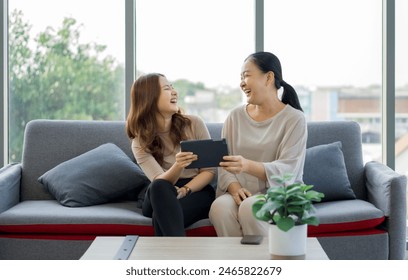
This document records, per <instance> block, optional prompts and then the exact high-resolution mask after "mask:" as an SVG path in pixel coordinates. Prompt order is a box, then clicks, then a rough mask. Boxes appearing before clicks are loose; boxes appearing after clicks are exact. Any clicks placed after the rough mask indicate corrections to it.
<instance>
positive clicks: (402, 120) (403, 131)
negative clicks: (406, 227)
mask: <svg viewBox="0 0 408 280" xmlns="http://www.w3.org/2000/svg"><path fill="white" fill-rule="evenodd" d="M407 14H408V1H405V0H396V1H395V87H396V91H395V98H396V104H395V105H396V106H395V170H396V171H397V172H398V173H400V174H404V175H406V176H408V51H407V50H408V37H407V35H406V34H407V33H408V18H407ZM407 203H408V196H407ZM407 217H408V209H407Z"/></svg>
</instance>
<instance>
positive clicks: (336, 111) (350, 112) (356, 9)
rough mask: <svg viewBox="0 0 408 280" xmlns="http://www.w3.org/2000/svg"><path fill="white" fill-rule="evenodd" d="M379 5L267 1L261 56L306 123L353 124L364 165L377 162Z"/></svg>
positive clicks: (344, 0) (365, 0) (346, 0)
mask: <svg viewBox="0 0 408 280" xmlns="http://www.w3.org/2000/svg"><path fill="white" fill-rule="evenodd" d="M381 8H382V2H381V0H375V1H373V0H359V1H354V0H336V1H334V0H332V1H326V0H308V1H303V0H286V1H279V0H270V1H265V50H268V51H271V52H274V53H275V54H276V55H277V56H278V57H279V58H280V59H281V63H282V68H283V76H284V79H285V80H286V82H288V83H289V84H292V85H293V86H294V87H295V89H297V91H298V94H299V95H300V98H301V102H302V104H303V106H304V109H305V113H306V114H307V118H308V120H310V121H328V120H354V121H357V122H359V124H360V126H361V129H362V137H363V142H364V145H363V150H364V151H363V153H364V160H365V161H369V160H378V161H381V143H380V140H381V84H382V81H381V78H382V76H381V73H382V54H381V52H382V49H381V46H382V45H381V40H382V33H381V26H382V14H381Z"/></svg>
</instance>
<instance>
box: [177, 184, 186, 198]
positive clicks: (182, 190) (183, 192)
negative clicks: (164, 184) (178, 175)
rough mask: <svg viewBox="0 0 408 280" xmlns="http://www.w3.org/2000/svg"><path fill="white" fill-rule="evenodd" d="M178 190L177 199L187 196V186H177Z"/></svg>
mask: <svg viewBox="0 0 408 280" xmlns="http://www.w3.org/2000/svg"><path fill="white" fill-rule="evenodd" d="M175 188H176V190H177V199H180V198H183V197H185V196H187V189H186V188H183V187H181V188H179V187H177V186H175Z"/></svg>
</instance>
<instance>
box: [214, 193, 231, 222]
mask: <svg viewBox="0 0 408 280" xmlns="http://www.w3.org/2000/svg"><path fill="white" fill-rule="evenodd" d="M237 208H238V207H237V205H236V203H235V202H234V200H233V199H232V197H231V196H230V195H229V194H224V195H222V196H219V197H218V198H216V199H215V200H214V202H213V203H212V204H211V208H210V212H209V214H208V215H209V217H210V220H211V221H217V220H225V219H230V218H231V217H235V218H236V216H237Z"/></svg>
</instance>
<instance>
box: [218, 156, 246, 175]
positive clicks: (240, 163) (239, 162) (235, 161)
mask: <svg viewBox="0 0 408 280" xmlns="http://www.w3.org/2000/svg"><path fill="white" fill-rule="evenodd" d="M222 159H223V160H225V161H223V162H220V166H221V167H223V168H224V170H226V171H228V172H231V173H233V174H239V173H241V172H246V171H247V169H248V168H247V165H248V160H247V159H246V158H244V157H243V156H224V157H223V158H222Z"/></svg>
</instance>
